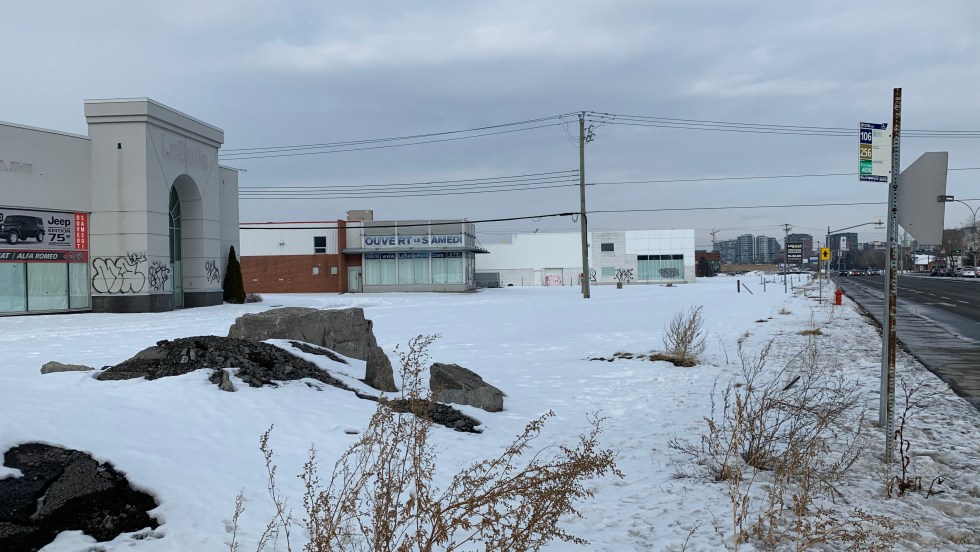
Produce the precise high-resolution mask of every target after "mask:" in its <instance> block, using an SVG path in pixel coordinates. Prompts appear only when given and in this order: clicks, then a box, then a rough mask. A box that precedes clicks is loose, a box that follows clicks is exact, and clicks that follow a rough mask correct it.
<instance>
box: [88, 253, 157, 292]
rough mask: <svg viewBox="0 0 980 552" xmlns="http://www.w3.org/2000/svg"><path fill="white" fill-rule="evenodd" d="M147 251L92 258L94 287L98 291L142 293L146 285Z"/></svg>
mask: <svg viewBox="0 0 980 552" xmlns="http://www.w3.org/2000/svg"><path fill="white" fill-rule="evenodd" d="M145 264H146V253H127V254H126V255H123V256H120V257H96V258H94V259H92V289H93V290H95V292H96V293H140V292H141V291H143V288H144V287H146V274H145V273H144V272H143V265H145Z"/></svg>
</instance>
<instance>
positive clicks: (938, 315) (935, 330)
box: [834, 276, 980, 409]
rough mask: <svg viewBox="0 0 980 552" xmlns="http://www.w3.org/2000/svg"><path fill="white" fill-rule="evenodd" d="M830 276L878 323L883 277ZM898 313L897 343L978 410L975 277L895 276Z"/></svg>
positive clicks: (978, 293) (978, 284)
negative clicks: (896, 277)
mask: <svg viewBox="0 0 980 552" xmlns="http://www.w3.org/2000/svg"><path fill="white" fill-rule="evenodd" d="M834 280H835V281H836V282H837V285H838V286H840V287H841V289H843V290H844V293H845V294H846V295H847V296H848V297H849V298H851V299H852V300H854V301H855V302H856V303H858V304H859V305H861V307H863V308H864V310H865V311H867V312H868V314H870V315H871V316H872V317H874V319H875V320H877V321H878V322H879V323H881V320H882V317H883V315H884V278H883V277H881V276H834ZM897 315H898V319H897V322H896V324H895V329H896V333H897V337H898V340H899V341H901V343H902V345H904V347H905V348H906V349H907V350H908V351H910V352H911V353H912V355H913V356H915V358H916V359H918V360H919V361H920V362H922V364H924V365H925V366H926V367H927V368H928V369H929V370H930V371H932V372H933V373H935V374H936V375H937V376H939V377H940V378H941V379H942V380H943V381H945V382H946V383H947V384H949V386H950V387H951V388H952V389H953V390H954V391H955V392H956V393H957V394H958V395H960V396H961V397H963V398H965V399H967V400H968V401H970V402H971V403H972V404H973V405H974V406H976V407H977V408H978V409H980V324H978V322H980V279H972V278H941V277H928V276H900V277H899V279H898V310H897Z"/></svg>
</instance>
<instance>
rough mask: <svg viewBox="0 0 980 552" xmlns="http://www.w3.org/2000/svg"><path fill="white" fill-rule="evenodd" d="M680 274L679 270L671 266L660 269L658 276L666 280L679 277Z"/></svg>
mask: <svg viewBox="0 0 980 552" xmlns="http://www.w3.org/2000/svg"><path fill="white" fill-rule="evenodd" d="M680 275H681V273H680V271H678V270H677V269H676V268H673V267H671V268H661V269H660V277H661V278H664V279H667V280H670V279H677V278H680Z"/></svg>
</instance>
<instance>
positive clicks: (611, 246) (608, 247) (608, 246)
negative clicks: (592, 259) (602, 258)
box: [599, 243, 616, 251]
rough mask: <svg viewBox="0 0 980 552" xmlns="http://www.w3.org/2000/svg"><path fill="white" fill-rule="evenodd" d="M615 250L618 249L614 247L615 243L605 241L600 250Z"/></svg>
mask: <svg viewBox="0 0 980 552" xmlns="http://www.w3.org/2000/svg"><path fill="white" fill-rule="evenodd" d="M615 250H616V249H615V247H614V244H611V243H603V244H600V245H599V251H615Z"/></svg>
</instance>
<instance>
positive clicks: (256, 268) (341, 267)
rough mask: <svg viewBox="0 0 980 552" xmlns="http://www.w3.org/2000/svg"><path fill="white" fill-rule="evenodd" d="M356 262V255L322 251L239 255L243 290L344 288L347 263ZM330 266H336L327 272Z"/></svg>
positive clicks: (253, 291)
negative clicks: (335, 271) (317, 270)
mask: <svg viewBox="0 0 980 552" xmlns="http://www.w3.org/2000/svg"><path fill="white" fill-rule="evenodd" d="M343 257H346V258H343ZM360 264H361V260H360V256H352V255H348V256H345V255H327V254H322V253H320V254H313V255H268V256H255V257H242V258H241V265H242V279H243V280H244V281H245V292H246V293H337V292H346V291H347V267H348V266H358V265H360ZM313 267H319V274H317V275H314V274H313ZM331 267H337V274H331V273H330V268H331Z"/></svg>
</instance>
